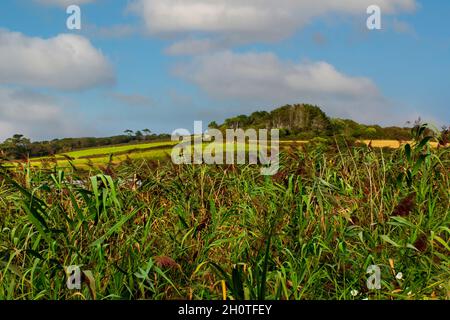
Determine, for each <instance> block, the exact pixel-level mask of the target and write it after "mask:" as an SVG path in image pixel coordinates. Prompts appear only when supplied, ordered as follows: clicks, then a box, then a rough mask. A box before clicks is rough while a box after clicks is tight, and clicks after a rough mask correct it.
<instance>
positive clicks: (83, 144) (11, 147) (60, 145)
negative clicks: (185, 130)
mask: <svg viewBox="0 0 450 320" xmlns="http://www.w3.org/2000/svg"><path fill="white" fill-rule="evenodd" d="M169 139H170V135H169V134H154V133H152V132H151V131H150V130H149V129H144V130H142V131H141V130H138V131H136V132H134V131H132V130H125V131H124V134H122V135H117V136H112V137H104V138H94V137H87V138H65V139H54V140H51V141H36V142H31V141H30V139H28V138H26V137H25V136H23V135H21V134H15V135H13V136H12V137H11V138H8V139H6V140H5V141H4V142H3V143H1V144H0V158H2V159H5V160H18V159H24V158H28V157H45V156H51V155H56V154H60V153H65V152H70V151H75V150H81V149H88V148H95V147H105V146H113V145H121V144H133V143H140V142H146V141H148V142H149V141H156V140H169Z"/></svg>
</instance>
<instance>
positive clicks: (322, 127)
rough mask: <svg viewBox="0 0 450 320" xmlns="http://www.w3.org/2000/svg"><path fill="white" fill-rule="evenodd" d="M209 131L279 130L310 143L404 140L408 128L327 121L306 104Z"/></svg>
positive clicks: (258, 114)
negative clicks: (318, 139) (342, 139)
mask: <svg viewBox="0 0 450 320" xmlns="http://www.w3.org/2000/svg"><path fill="white" fill-rule="evenodd" d="M209 127H210V128H217V129H221V130H225V129H229V128H230V129H236V128H242V129H248V128H253V129H263V128H264V129H279V130H280V136H281V137H285V138H293V139H294V138H295V139H303V140H304V139H312V138H314V137H318V136H321V137H326V136H332V135H344V136H346V137H349V138H356V139H392V140H407V139H409V138H410V133H411V128H400V127H386V128H383V127H381V126H379V125H372V126H368V125H363V124H359V123H357V122H355V121H353V120H349V119H338V118H330V117H328V116H327V115H326V114H325V112H323V111H322V110H321V109H320V108H319V107H318V106H314V105H309V104H295V105H285V106H282V107H280V108H277V109H275V110H273V111H270V112H267V111H256V112H253V113H252V114H251V115H249V116H247V115H239V116H236V117H233V118H229V119H226V120H225V122H224V123H223V124H220V125H218V124H217V123H216V122H212V123H210V124H209Z"/></svg>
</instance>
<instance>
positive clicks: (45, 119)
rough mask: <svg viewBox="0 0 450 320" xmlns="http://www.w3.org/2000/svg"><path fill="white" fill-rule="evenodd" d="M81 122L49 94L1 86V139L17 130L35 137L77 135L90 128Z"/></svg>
mask: <svg viewBox="0 0 450 320" xmlns="http://www.w3.org/2000/svg"><path fill="white" fill-rule="evenodd" d="M77 123H78V124H77ZM79 123H80V122H77V121H75V118H74V117H73V115H68V114H67V112H65V110H64V109H63V108H62V107H61V106H60V105H59V104H58V101H57V100H56V99H54V98H52V97H50V96H48V95H44V94H40V93H36V92H33V91H30V90H23V89H13V88H7V87H0V140H1V141H3V140H5V139H6V138H8V137H11V136H12V135H13V134H16V133H20V134H24V135H25V136H27V137H31V138H33V139H46V138H50V137H64V136H77V135H79V134H81V133H83V134H85V133H86V132H87V131H89V130H88V129H87V128H86V127H84V126H82V125H79Z"/></svg>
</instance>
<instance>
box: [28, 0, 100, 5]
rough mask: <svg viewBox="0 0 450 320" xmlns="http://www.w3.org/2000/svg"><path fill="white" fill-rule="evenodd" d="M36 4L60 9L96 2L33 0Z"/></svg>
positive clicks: (82, 0)
mask: <svg viewBox="0 0 450 320" xmlns="http://www.w3.org/2000/svg"><path fill="white" fill-rule="evenodd" d="M33 1H34V2H36V3H39V4H43V5H50V6H58V7H68V6H70V5H72V4H75V5H81V4H87V3H91V2H94V1H95V0H33Z"/></svg>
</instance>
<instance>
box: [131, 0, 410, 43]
mask: <svg viewBox="0 0 450 320" xmlns="http://www.w3.org/2000/svg"><path fill="white" fill-rule="evenodd" d="M372 4H373V0H346V1H336V0H302V1H299V0H278V1H273V0H247V1H242V0H216V1H210V0H184V1H179V0H134V1H133V2H132V3H131V5H130V7H129V9H130V10H131V11H133V12H135V13H136V14H138V15H140V16H142V18H143V20H144V23H145V26H146V29H147V31H148V32H150V33H152V34H161V33H163V34H164V33H169V34H171V33H175V34H177V33H181V34H186V33H187V34H192V33H196V32H200V33H207V34H216V35H217V34H218V35H222V36H224V35H225V36H227V37H230V38H233V39H234V41H273V40H279V39H282V38H285V37H287V36H289V35H291V34H292V33H293V32H295V31H296V30H297V29H298V28H301V27H303V26H305V25H306V24H308V23H309V22H311V21H312V20H313V19H314V18H318V17H323V16H326V15H329V14H339V15H352V16H358V15H360V16H362V17H364V16H365V15H366V9H367V7H368V6H369V5H372ZM377 4H378V5H379V6H380V7H381V9H382V12H383V13H384V14H395V13H398V12H404V11H413V10H415V8H416V1H415V0H378V1H377Z"/></svg>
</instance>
